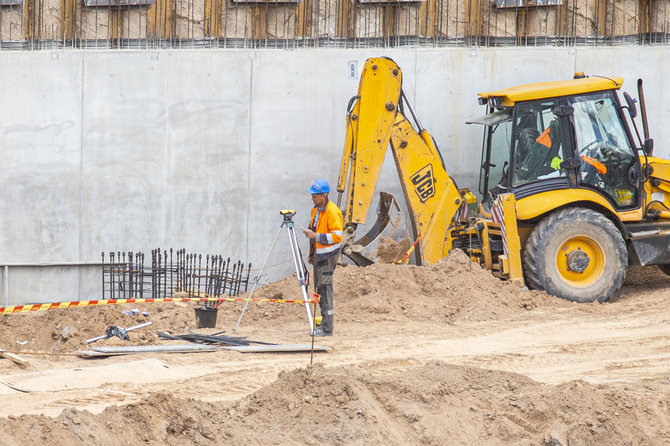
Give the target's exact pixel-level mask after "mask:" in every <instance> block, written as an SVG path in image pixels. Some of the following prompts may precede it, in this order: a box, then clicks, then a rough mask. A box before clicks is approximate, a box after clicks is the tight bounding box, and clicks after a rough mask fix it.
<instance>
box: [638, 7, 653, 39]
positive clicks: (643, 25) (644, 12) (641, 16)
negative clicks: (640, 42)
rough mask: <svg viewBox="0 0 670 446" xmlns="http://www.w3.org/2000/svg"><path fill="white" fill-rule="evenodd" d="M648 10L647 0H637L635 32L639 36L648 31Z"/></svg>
mask: <svg viewBox="0 0 670 446" xmlns="http://www.w3.org/2000/svg"><path fill="white" fill-rule="evenodd" d="M650 12H651V11H650V8H649V0H638V13H637V17H638V20H637V33H638V34H640V35H641V36H642V35H646V34H647V33H649V22H650V17H649V14H650Z"/></svg>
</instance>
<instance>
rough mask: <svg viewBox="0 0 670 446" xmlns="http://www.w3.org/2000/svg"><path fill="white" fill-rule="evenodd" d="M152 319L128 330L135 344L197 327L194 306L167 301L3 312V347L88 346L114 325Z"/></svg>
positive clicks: (0, 340) (103, 342)
mask: <svg viewBox="0 0 670 446" xmlns="http://www.w3.org/2000/svg"><path fill="white" fill-rule="evenodd" d="M136 309H137V310H139V313H138V314H137V315H134V316H129V315H126V314H124V313H123V311H124V310H126V311H130V310H136ZM142 313H145V315H146V316H145V315H142ZM149 321H151V322H152V325H150V326H148V327H144V328H140V329H137V330H133V331H130V332H128V335H129V336H130V338H131V341H132V343H133V344H134V345H147V344H155V343H158V342H159V339H158V335H157V334H156V333H155V332H156V331H167V332H170V333H182V332H184V331H185V330H187V329H189V328H190V329H194V328H195V315H194V310H193V306H191V305H189V304H175V303H173V302H165V303H150V304H147V303H145V304H122V305H105V306H90V307H81V308H63V309H58V310H47V311H36V312H28V313H17V314H6V315H0V347H2V348H5V349H7V350H18V349H24V350H30V351H46V352H52V353H56V352H60V353H63V352H73V351H75V350H84V349H86V348H87V347H88V345H89V344H87V343H86V339H90V338H93V337H96V336H100V335H102V334H104V333H105V330H106V328H107V327H108V326H110V325H115V326H118V327H122V328H128V327H131V326H134V325H139V324H142V323H144V322H149ZM123 343H124V341H122V340H121V339H119V338H116V337H114V338H110V339H105V340H101V341H97V342H96V343H95V345H96V346H97V345H120V344H123ZM126 344H127V343H126Z"/></svg>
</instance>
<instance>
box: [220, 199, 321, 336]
mask: <svg viewBox="0 0 670 446" xmlns="http://www.w3.org/2000/svg"><path fill="white" fill-rule="evenodd" d="M279 214H281V216H282V217H284V221H282V224H281V226H280V227H279V232H277V235H276V236H275V239H274V241H273V242H272V245H271V246H270V251H268V255H267V257H265V261H264V262H263V266H261V270H260V271H259V272H258V275H257V276H256V280H255V281H254V285H253V287H252V288H251V292H250V293H249V299H251V298H252V297H253V295H254V290H255V289H256V285H258V282H259V281H260V280H261V275H262V274H263V269H265V265H266V263H268V259H269V258H270V254H272V250H273V249H274V247H275V245H276V244H277V239H278V238H279V234H281V231H282V229H284V227H286V228H287V229H288V239H289V243H290V244H291V253H292V254H293V265H294V266H295V271H296V273H297V276H298V285H300V289H302V299H303V301H305V311H306V312H307V319H308V321H309V334H310V335H313V334H314V320H313V319H312V310H311V309H310V307H309V297H308V294H307V270H306V267H305V264H304V263H303V262H302V258H301V255H300V247H299V246H298V240H297V239H296V236H295V224H294V223H293V216H294V215H295V211H294V210H287V209H282V210H280V211H279ZM248 305H249V300H247V302H246V303H245V304H244V308H243V309H242V313H240V318H239V319H238V320H237V324H235V328H234V329H233V333H235V332H237V327H238V326H239V325H240V322H241V321H242V316H244V312H245V311H246V310H247V306H248Z"/></svg>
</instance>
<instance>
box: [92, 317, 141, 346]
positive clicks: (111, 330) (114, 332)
mask: <svg viewBox="0 0 670 446" xmlns="http://www.w3.org/2000/svg"><path fill="white" fill-rule="evenodd" d="M152 323H153V322H145V323H143V324H139V325H134V326H132V327H128V328H121V327H117V326H116V325H110V326H109V327H107V330H105V334H104V335H100V336H96V337H94V338H91V339H87V340H86V343H87V344H90V343H91V342H96V341H100V340H102V339H108V338H112V337H114V336H116V337H117V338H119V339H122V340H124V341H127V340H129V339H130V336H128V332H129V331H132V330H137V329H138V328H142V327H147V326H149V325H151V324H152Z"/></svg>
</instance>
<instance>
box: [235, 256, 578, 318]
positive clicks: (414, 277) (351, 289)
mask: <svg viewBox="0 0 670 446" xmlns="http://www.w3.org/2000/svg"><path fill="white" fill-rule="evenodd" d="M334 289H335V312H336V314H337V316H336V317H337V319H338V320H340V321H358V320H361V319H362V318H363V317H370V316H372V317H374V318H375V320H394V321H402V320H406V321H422V320H423V321H425V320H428V321H441V322H444V323H448V324H451V323H454V322H456V321H458V320H460V319H469V320H482V321H483V320H492V319H497V318H501V317H513V316H515V315H518V314H523V313H525V312H527V311H528V310H532V309H535V308H538V307H543V308H546V307H552V308H559V307H567V306H574V304H571V303H569V302H566V301H563V300H560V299H556V298H555V297H552V296H548V295H547V294H546V293H541V292H537V291H528V290H524V289H521V288H519V287H517V286H514V285H512V284H510V283H507V282H504V281H501V280H500V279H498V278H496V277H494V276H493V275H492V274H491V273H490V272H489V271H487V270H485V269H482V268H481V267H480V266H479V265H477V264H476V263H473V262H471V261H470V258H469V257H468V256H467V255H466V254H465V253H464V252H463V251H460V250H455V251H452V252H451V253H449V255H448V256H447V257H446V258H444V259H442V260H441V261H439V262H438V263H436V264H435V265H432V266H429V267H422V266H413V265H392V264H383V263H378V264H374V265H371V266H367V267H357V266H352V265H347V266H341V267H338V268H337V269H336V270H335V278H334ZM310 291H311V288H310ZM254 294H255V296H256V297H266V298H275V299H301V298H302V297H301V295H300V289H299V287H298V284H297V280H296V279H295V278H285V279H282V280H279V281H277V282H273V283H271V284H269V285H267V286H264V287H261V288H258V289H257V290H256V292H255V293H254ZM250 307H253V308H255V309H256V310H257V311H256V312H255V314H252V313H250V314H249V318H250V319H251V320H257V319H259V318H262V317H269V316H270V317H273V318H281V317H296V315H298V314H302V311H304V310H302V309H301V308H299V307H298V308H296V307H287V306H285V305H283V306H268V305H267V304H253V305H251V306H250ZM584 307H586V306H584ZM259 310H260V311H259ZM364 315H365V316H364ZM246 317H247V316H245V318H246Z"/></svg>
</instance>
